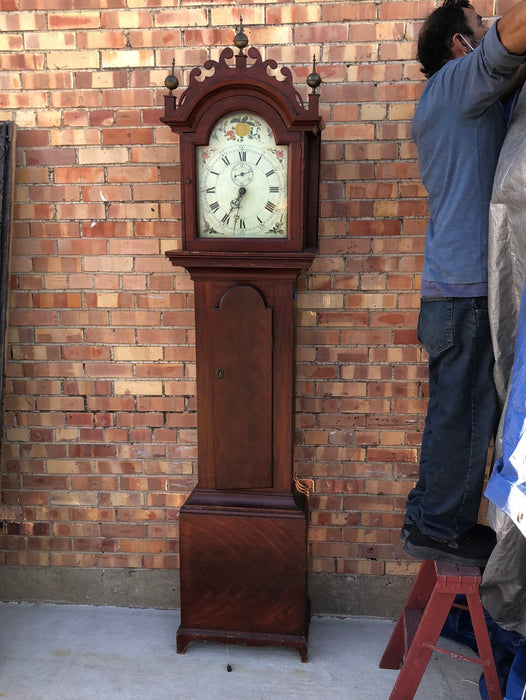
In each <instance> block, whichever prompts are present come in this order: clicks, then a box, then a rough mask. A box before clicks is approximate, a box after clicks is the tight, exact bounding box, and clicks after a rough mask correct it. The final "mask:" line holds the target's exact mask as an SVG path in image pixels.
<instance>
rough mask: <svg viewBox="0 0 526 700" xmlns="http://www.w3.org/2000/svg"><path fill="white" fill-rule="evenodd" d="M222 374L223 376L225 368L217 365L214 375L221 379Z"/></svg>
mask: <svg viewBox="0 0 526 700" xmlns="http://www.w3.org/2000/svg"><path fill="white" fill-rule="evenodd" d="M224 376H225V370H224V369H223V368H222V367H218V368H217V369H216V377H217V378H218V379H223V377H224Z"/></svg>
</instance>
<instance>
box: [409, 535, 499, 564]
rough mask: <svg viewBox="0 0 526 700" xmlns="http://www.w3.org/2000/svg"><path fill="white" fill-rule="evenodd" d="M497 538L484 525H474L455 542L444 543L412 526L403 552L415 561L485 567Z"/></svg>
mask: <svg viewBox="0 0 526 700" xmlns="http://www.w3.org/2000/svg"><path fill="white" fill-rule="evenodd" d="M496 541H497V538H496V536H495V533H494V532H493V530H492V529H491V528H489V527H487V526H485V525H475V527H473V528H471V530H469V532H467V533H466V534H465V535H462V536H461V537H457V539H456V540H450V541H449V542H444V541H442V540H436V539H435V538H434V537H429V536H428V535H424V534H423V533H421V532H420V530H419V529H418V527H417V526H416V525H413V527H412V528H411V532H410V533H409V537H408V538H407V540H406V541H405V543H404V550H405V551H406V552H407V554H410V555H411V556H412V557H415V558H416V559H438V560H439V561H448V562H451V563H452V564H461V565H463V566H486V563H487V561H488V559H489V556H490V554H491V552H492V550H493V548H494V547H495V544H496Z"/></svg>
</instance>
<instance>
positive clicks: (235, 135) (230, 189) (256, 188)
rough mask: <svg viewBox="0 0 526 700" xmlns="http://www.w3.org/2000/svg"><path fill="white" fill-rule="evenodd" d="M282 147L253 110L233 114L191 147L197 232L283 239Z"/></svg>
mask: <svg viewBox="0 0 526 700" xmlns="http://www.w3.org/2000/svg"><path fill="white" fill-rule="evenodd" d="M287 173H288V146H286V145H278V144H276V141H275V139H274V133H273V131H272V128H271V127H270V125H269V124H267V122H266V121H265V120H264V119H263V118H262V117H260V116H259V115H257V114H254V113H252V112H234V113H231V114H228V115H226V116H224V117H222V118H221V119H220V120H219V121H218V122H217V123H216V124H215V126H214V128H213V129H212V133H211V135H210V140H209V143H208V145H207V146H199V147H198V149H197V176H198V180H199V204H198V216H199V235H200V236H201V237H205V238H211V237H226V238H229V237H235V238H240V237H241V238H264V237H275V238H286V237H287Z"/></svg>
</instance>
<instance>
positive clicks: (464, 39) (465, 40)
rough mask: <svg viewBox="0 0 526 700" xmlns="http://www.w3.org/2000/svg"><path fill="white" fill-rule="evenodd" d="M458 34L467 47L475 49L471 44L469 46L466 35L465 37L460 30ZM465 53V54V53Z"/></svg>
mask: <svg viewBox="0 0 526 700" xmlns="http://www.w3.org/2000/svg"><path fill="white" fill-rule="evenodd" d="M459 35H460V36H461V37H462V39H463V41H464V42H465V43H466V44H467V45H468V46H469V48H470V49H471V51H475V49H474V48H473V46H471V44H470V43H469V41H468V40H467V39H466V37H465V36H464V35H463V34H460V32H459ZM466 55H467V54H466Z"/></svg>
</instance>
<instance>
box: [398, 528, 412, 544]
mask: <svg viewBox="0 0 526 700" xmlns="http://www.w3.org/2000/svg"><path fill="white" fill-rule="evenodd" d="M412 527H413V523H404V524H403V526H402V529H401V530H400V542H401V543H402V544H405V543H406V541H407V538H408V537H409V533H410V532H411V528H412Z"/></svg>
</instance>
